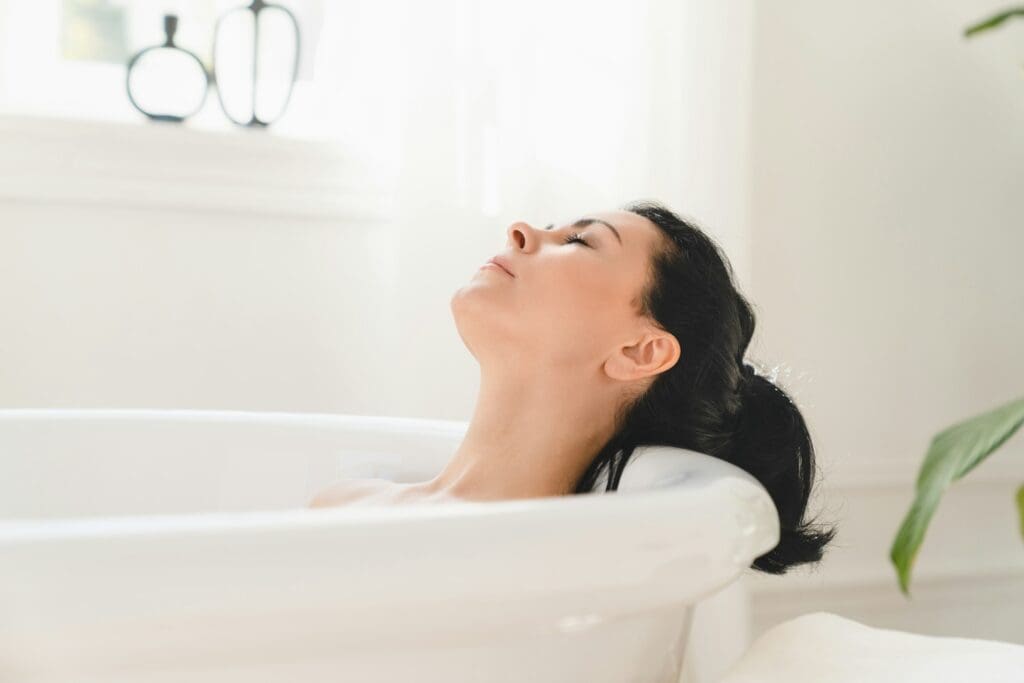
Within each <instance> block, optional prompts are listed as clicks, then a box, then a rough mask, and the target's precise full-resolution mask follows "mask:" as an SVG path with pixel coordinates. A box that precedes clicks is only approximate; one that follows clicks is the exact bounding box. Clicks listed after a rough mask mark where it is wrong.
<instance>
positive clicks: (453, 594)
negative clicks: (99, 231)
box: [0, 409, 778, 683]
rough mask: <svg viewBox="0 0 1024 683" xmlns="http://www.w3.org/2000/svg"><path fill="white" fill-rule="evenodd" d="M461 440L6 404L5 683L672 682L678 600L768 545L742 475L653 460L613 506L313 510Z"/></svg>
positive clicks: (693, 462)
mask: <svg viewBox="0 0 1024 683" xmlns="http://www.w3.org/2000/svg"><path fill="white" fill-rule="evenodd" d="M465 429H466V423H464V422H451V421H444V420H428V419H413V418H398V417H370V416H357V415H337V414H313V413H301V414H300V413H267V412H263V413H261V412H240V411H207V410H202V411H190V410H57V409H46V410H0V680H2V681H12V682H13V681H18V682H22V681H24V682H26V683H42V682H45V683H56V682H58V681H60V682H61V683H63V682H65V681H75V682H76V683H91V682H94V681H95V682H99V681H104V682H105V683H128V682H129V681H130V682H132V683H155V682H157V681H160V682H164V681H167V682H170V681H190V682H200V683H207V682H209V683H213V682H217V683H235V682H241V681H245V682H246V683H251V682H254V681H296V680H302V681H304V682H305V683H315V682H318V681H361V682H373V681H421V682H422V681H425V682H433V681H446V682H454V681H485V680H486V681H525V680H529V681H531V682H535V683H544V682H547V681H552V682H553V681H569V680H572V681H589V682H591V683H601V682H604V681H609V682H611V681H615V682H616V683H622V682H624V681H636V682H642V683H648V682H650V683H663V682H664V683H675V681H677V680H678V678H679V673H680V670H681V666H682V656H683V652H684V647H685V644H686V638H687V635H688V632H689V627H690V621H691V614H692V607H693V605H695V604H696V603H697V602H698V601H699V600H701V599H702V598H703V597H705V596H707V595H709V594H711V593H713V592H715V591H717V590H719V589H720V588H722V587H724V586H726V585H727V584H729V583H730V582H732V581H733V580H734V579H736V578H737V577H738V576H739V575H740V574H741V573H742V572H743V571H744V570H745V569H746V568H747V567H748V566H749V565H750V563H751V562H752V561H753V559H754V558H755V557H757V556H758V555H760V554H762V553H763V552H766V551H767V550H769V549H770V548H771V547H773V546H774V544H775V543H776V542H777V539H778V520H777V516H776V514H775V510H774V508H773V507H772V504H771V500H770V498H769V497H768V494H767V493H766V492H765V491H764V489H763V488H762V487H761V486H760V484H758V483H757V482H756V481H755V480H754V479H753V478H752V477H751V476H749V475H748V474H746V473H745V472H743V471H742V470H739V469H738V468H735V467H732V466H731V465H728V464H727V463H724V462H722V461H720V460H717V459H714V458H711V457H709V456H706V455H702V454H699V453H694V452H692V451H685V450H681V449H675V448H666V447H656V448H645V449H638V451H637V453H636V454H635V455H634V460H633V461H632V462H631V463H630V464H629V465H628V466H627V467H626V471H625V472H624V474H623V477H622V480H621V482H620V487H619V491H617V492H611V493H603V492H600V493H598V492H595V493H591V494H584V495H574V496H560V497H550V498H534V499H528V500H519V501H500V502H487V503H451V504H443V505H426V504H423V505H406V506H401V507H391V508H388V507H353V508H344V507H338V508H316V509H309V508H308V507H307V505H308V503H309V501H310V499H311V498H312V497H313V495H314V494H315V493H316V492H317V491H319V490H320V489H322V488H323V487H324V486H326V485H328V484H329V483H331V482H332V481H335V480H336V479H338V478H341V477H381V478H387V479H392V480H394V481H418V480H423V479H427V478H429V477H431V476H433V475H434V474H436V473H437V472H439V471H440V469H441V468H442V467H443V466H444V464H445V463H446V462H447V461H448V459H449V458H450V456H451V455H452V453H453V452H454V451H455V449H456V447H457V446H458V444H459V442H460V441H461V439H462V436H463V435H464V433H465ZM601 488H603V482H599V483H598V485H597V486H596V487H595V491H599V490H600V489H601Z"/></svg>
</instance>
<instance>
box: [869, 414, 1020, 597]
mask: <svg viewBox="0 0 1024 683" xmlns="http://www.w3.org/2000/svg"><path fill="white" fill-rule="evenodd" d="M1021 424H1024V398H1020V399H1017V400H1016V401H1012V402H1010V403H1007V404H1005V405H1002V406H1000V407H998V408H996V409H994V410H990V411H988V412H986V413H982V414H981V415H977V416H975V417H972V418H970V419H969V420H965V421H964V422H959V423H957V424H955V425H953V426H951V427H947V428H946V429H944V430H943V431H941V432H939V433H938V434H936V435H935V436H934V437H932V441H931V445H930V446H929V447H928V452H927V453H926V454H925V457H924V463H923V464H922V465H921V470H920V472H918V475H917V487H916V492H915V495H914V501H913V503H911V505H910V510H909V512H907V515H906V517H904V518H903V523H902V524H901V525H900V529H899V531H898V532H896V538H895V540H894V541H893V544H892V549H891V550H890V551H889V558H890V559H891V560H892V563H893V564H894V565H895V566H896V571H897V573H898V575H899V580H900V590H902V591H903V593H904V594H906V595H909V590H910V570H911V567H912V566H913V564H914V559H915V557H916V556H917V551H918V550H919V549H920V547H921V542H922V541H923V540H924V532H925V530H926V529H927V528H928V522H929V521H931V518H932V515H933V514H935V508H937V507H938V505H939V499H940V498H941V497H942V494H943V493H944V492H945V491H946V489H947V488H949V485H950V484H952V483H953V482H954V481H956V480H957V479H960V478H961V477H963V476H964V475H965V474H967V473H968V472H970V471H971V470H972V469H974V468H975V467H977V466H978V464H980V463H981V462H982V461H983V460H985V458H987V457H988V456H989V455H991V454H992V453H993V452H994V451H995V450H996V449H998V448H999V447H1000V446H1001V445H1002V444H1003V443H1004V442H1005V441H1006V440H1007V439H1009V438H1010V437H1011V436H1013V433H1014V432H1016V431H1017V429H1019V428H1020V426H1021ZM1016 501H1017V508H1018V511H1019V515H1020V524H1021V529H1020V532H1021V536H1022V537H1024V484H1022V485H1021V487H1020V488H1019V489H1017V495H1016Z"/></svg>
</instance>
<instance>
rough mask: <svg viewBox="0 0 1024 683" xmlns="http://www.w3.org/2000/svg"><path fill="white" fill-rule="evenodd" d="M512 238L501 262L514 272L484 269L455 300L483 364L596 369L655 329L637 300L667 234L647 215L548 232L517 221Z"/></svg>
mask: <svg viewBox="0 0 1024 683" xmlns="http://www.w3.org/2000/svg"><path fill="white" fill-rule="evenodd" d="M574 235H575V236H577V237H573V236H574ZM507 237H508V238H507V240H506V243H505V248H504V249H502V250H500V251H498V252H497V253H496V254H495V256H496V257H498V259H499V260H501V261H502V262H503V263H504V265H506V266H507V267H508V269H509V270H510V271H511V273H512V274H511V275H509V274H508V273H506V272H504V271H503V270H501V269H499V268H496V267H493V266H487V267H484V268H481V269H480V270H478V271H477V272H476V273H475V274H474V275H473V276H472V278H471V280H470V282H469V283H467V284H466V285H464V286H463V287H460V288H459V289H458V290H457V291H456V292H455V294H454V295H453V297H452V300H451V304H452V311H453V313H454V315H455V319H456V325H457V327H458V329H459V334H460V335H461V336H462V338H463V340H464V342H465V343H466V345H467V347H468V348H469V350H470V352H471V353H473V355H474V356H476V357H477V358H478V359H480V360H483V358H484V357H492V356H493V357H495V358H500V359H502V360H503V361H505V362H510V363H515V364H517V365H519V364H521V363H525V364H527V365H528V366H530V367H533V368H534V369H535V368H536V367H537V366H538V364H539V365H540V366H543V367H558V368H564V367H565V364H570V365H572V366H580V367H587V366H589V367H594V364H595V363H600V362H602V361H603V360H604V359H605V358H606V357H608V355H609V354H610V353H612V352H613V351H614V350H615V349H616V348H618V347H619V346H621V345H622V344H624V343H632V342H634V341H636V339H635V337H636V335H637V334H638V333H641V332H642V331H643V330H645V329H648V328H647V327H646V326H643V323H644V320H642V319H641V317H640V316H639V314H638V313H637V310H636V303H635V302H636V298H637V297H638V296H639V294H640V292H641V290H642V288H643V287H644V285H645V284H646V281H647V269H648V264H649V262H650V258H651V255H652V254H653V253H654V250H655V248H656V246H657V245H658V244H659V240H660V233H659V231H658V228H657V227H656V226H655V225H654V224H653V223H651V222H650V221H648V220H647V219H646V218H644V217H642V216H639V215H637V214H634V213H630V212H628V211H610V212H598V213H591V214H587V215H585V216H579V217H571V218H570V219H568V220H564V221H559V222H555V223H552V224H551V225H546V226H542V227H535V226H533V225H530V224H529V223H526V222H523V221H517V222H515V223H513V224H511V225H510V226H509V227H508V229H507ZM577 240H583V242H584V243H581V242H579V241H577ZM520 367H522V366H520ZM523 369H524V370H525V369H526V368H525V367H524V368H523Z"/></svg>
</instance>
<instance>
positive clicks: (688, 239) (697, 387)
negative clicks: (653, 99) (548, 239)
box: [574, 201, 835, 574]
mask: <svg viewBox="0 0 1024 683" xmlns="http://www.w3.org/2000/svg"><path fill="white" fill-rule="evenodd" d="M622 208H623V209H624V210H626V211H629V212H631V213H635V214H637V215H640V216H643V217H644V218H646V219H648V220H649V221H651V222H652V223H654V225H656V226H657V227H658V228H659V229H660V231H661V233H663V239H662V240H661V245H662V246H661V247H659V248H658V249H656V251H655V252H654V253H653V254H652V257H651V262H650V266H649V269H648V281H647V283H646V284H645V286H644V287H643V289H642V291H641V292H640V295H639V297H638V298H637V299H636V300H635V301H634V305H635V306H636V308H637V309H638V310H639V311H640V312H641V313H642V314H644V315H646V316H648V317H649V318H651V319H652V320H653V321H654V322H655V323H656V324H657V325H658V326H660V327H661V328H662V329H664V330H666V331H668V332H670V333H671V334H673V335H674V336H675V337H676V339H677V340H678V341H679V346H680V349H681V356H680V358H679V360H678V362H676V364H675V365H674V366H673V367H671V368H670V369H668V370H666V371H664V372H662V373H661V374H659V375H658V376H657V377H655V379H654V381H653V382H652V383H651V385H650V386H649V387H648V388H647V390H646V391H644V392H642V393H639V394H636V395H632V396H629V397H627V400H626V401H624V402H623V404H622V406H621V407H620V409H619V411H618V414H617V423H616V431H615V435H614V436H613V437H612V438H611V439H610V440H609V442H608V443H607V444H605V446H604V447H603V448H602V449H601V451H600V452H598V454H597V456H596V457H595V458H594V460H593V462H592V463H591V464H590V466H589V467H588V468H587V470H586V472H584V474H583V476H582V478H581V479H580V481H579V483H578V484H577V486H576V490H575V491H574V493H587V492H590V491H592V490H593V488H594V485H595V482H596V481H597V479H598V477H599V475H600V473H601V472H602V471H607V472H608V474H609V476H608V483H607V487H606V490H607V491H614V490H616V489H617V488H618V485H619V478H620V477H621V476H622V471H623V468H624V467H625V466H626V463H627V462H628V461H629V458H630V457H631V456H632V454H633V451H634V449H635V448H637V447H638V446H641V445H668V446H677V447H680V448H686V449H689V450H694V451H697V452H700V453H706V454H708V455H712V456H715V457H717V458H721V459H723V460H725V461H727V462H729V463H732V464H734V465H737V466H738V467H741V468H742V469H744V470H746V471H747V472H749V473H750V474H752V475H753V476H754V477H755V478H756V479H757V480H758V481H759V482H761V484H762V485H763V486H764V487H765V489H767V491H768V493H769V494H770V495H771V498H772V501H773V502H774V503H775V508H776V509H777V510H778V514H779V523H780V527H781V534H780V540H779V543H778V545H776V546H775V548H773V549H772V550H770V551H769V552H767V553H765V554H764V555H761V556H760V557H758V558H757V559H756V560H755V561H754V563H753V567H754V568H755V569H758V570H761V571H763V572H767V573H771V574H783V573H785V572H786V570H787V569H789V568H790V567H792V566H793V565H797V564H803V563H808V562H817V561H819V560H820V559H821V557H822V553H823V550H824V547H825V545H827V544H828V543H829V542H830V541H831V540H832V538H833V536H834V535H835V529H834V528H819V527H817V526H815V525H812V523H811V522H808V521H805V520H804V519H803V516H804V513H805V510H806V508H807V502H808V499H809V497H810V493H811V485H812V483H813V481H814V472H815V469H814V449H813V446H812V445H811V438H810V435H809V434H808V431H807V425H806V424H805V423H804V419H803V417H802V416H801V414H800V411H799V410H798V409H797V407H796V405H795V404H794V403H793V401H792V400H791V399H790V397H789V396H788V395H787V393H786V392H785V391H783V389H781V388H780V387H779V386H777V385H776V384H775V382H773V381H772V380H770V379H768V378H767V377H764V376H762V375H760V374H757V372H756V371H755V368H754V366H752V365H749V364H747V363H745V362H744V360H743V356H744V354H745V353H746V350H747V346H748V345H749V344H750V339H751V337H752V336H753V334H754V313H753V311H752V310H751V307H750V304H749V303H748V302H747V300H746V299H745V298H744V297H743V295H741V294H740V293H739V292H738V291H737V289H736V286H735V285H734V283H733V273H732V267H731V266H730V264H729V260H728V259H727V258H726V257H725V255H724V254H723V253H722V251H721V249H720V248H719V247H718V245H717V244H716V243H715V242H714V241H713V240H712V239H711V238H710V237H708V236H707V235H706V234H704V233H703V232H702V231H701V230H700V229H699V228H697V227H696V226H695V225H693V224H692V223H690V222H687V221H686V220H683V219H682V218H680V217H679V216H677V215H676V214H675V213H673V212H672V211H671V210H669V209H668V208H666V207H665V206H663V205H662V204H660V203H658V202H654V201H637V202H631V203H629V204H626V205H625V206H623V207H622Z"/></svg>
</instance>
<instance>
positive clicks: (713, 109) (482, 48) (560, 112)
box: [293, 0, 752, 240]
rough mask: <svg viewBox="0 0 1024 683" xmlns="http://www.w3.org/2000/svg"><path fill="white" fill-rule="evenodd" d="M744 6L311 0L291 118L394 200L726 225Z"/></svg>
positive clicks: (740, 169) (742, 102)
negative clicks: (369, 172) (639, 214)
mask: <svg viewBox="0 0 1024 683" xmlns="http://www.w3.org/2000/svg"><path fill="white" fill-rule="evenodd" d="M751 11H752V10H751V5H750V4H749V3H713V2H710V1H706V2H697V1H695V0H642V1H631V2H622V1H619V2H607V3H594V2H578V1H567V0H544V1H541V0H521V1H519V2H514V3H513V2H493V1H489V0H482V1H473V0H435V1H434V2H429V3H424V2H417V1H415V0H383V1H381V0H359V1H356V2H338V3H334V2H331V3H325V15H324V25H323V28H322V31H321V32H320V36H319V40H320V43H319V47H318V57H317V63H316V65H315V69H314V72H315V73H314V81H313V82H314V84H315V86H314V88H313V90H314V92H313V94H311V95H310V96H309V97H308V98H307V100H306V102H305V103H304V104H303V105H301V106H303V107H306V108H308V109H309V111H306V112H304V113H303V114H302V115H300V116H297V117H296V118H295V119H294V121H293V126H295V127H302V128H305V129H306V131H305V132H317V134H325V135H326V134H330V135H337V136H340V137H343V138H344V139H345V140H346V141H347V142H348V143H349V144H352V145H356V146H359V147H361V148H363V149H364V150H366V151H367V153H368V154H369V156H370V157H372V158H373V159H376V160H378V161H379V162H380V164H381V167H382V169H383V170H384V171H385V172H386V173H387V174H389V175H390V177H391V178H392V179H393V181H394V183H395V186H396V187H397V188H398V195H397V197H396V199H397V203H398V204H399V205H400V206H401V208H402V210H403V211H405V210H409V211H430V210H436V209H439V208H441V207H443V206H447V207H451V208H453V209H454V210H456V211H457V212H463V213H465V215H466V216H467V217H469V216H474V215H476V216H482V217H495V218H513V217H529V216H537V217H538V220H541V219H545V220H546V219H549V218H550V219H552V220H555V219H558V218H563V217H564V218H568V217H569V215H567V214H572V213H574V212H575V211H577V210H580V211H585V210H588V209H589V210H594V209H595V208H601V207H609V206H610V205H613V204H615V203H619V202H622V201H625V200H628V199H632V198H636V197H657V198H660V199H663V200H665V201H667V202H670V203H673V204H674V205H675V206H676V207H677V208H679V209H680V210H683V211H684V212H688V213H690V214H691V215H693V216H694V217H696V218H699V219H701V220H705V221H707V222H708V223H713V224H714V225H712V226H711V227H713V228H715V229H716V230H717V231H718V232H720V233H726V234H727V235H728V234H732V233H736V232H737V231H741V230H742V228H743V223H744V221H745V216H744V210H745V209H744V207H745V178H746V167H745V165H746V128H747V124H746V122H747V115H748V107H747V100H748V94H747V90H748V83H747V79H748V76H749V64H748V61H749V54H750V45H749V42H750V36H749V25H750V13H751ZM314 111H315V115H314ZM317 127H320V128H321V130H320V131H314V129H315V128H317ZM488 222H491V221H488ZM726 239H727V240H728V236H726Z"/></svg>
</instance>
